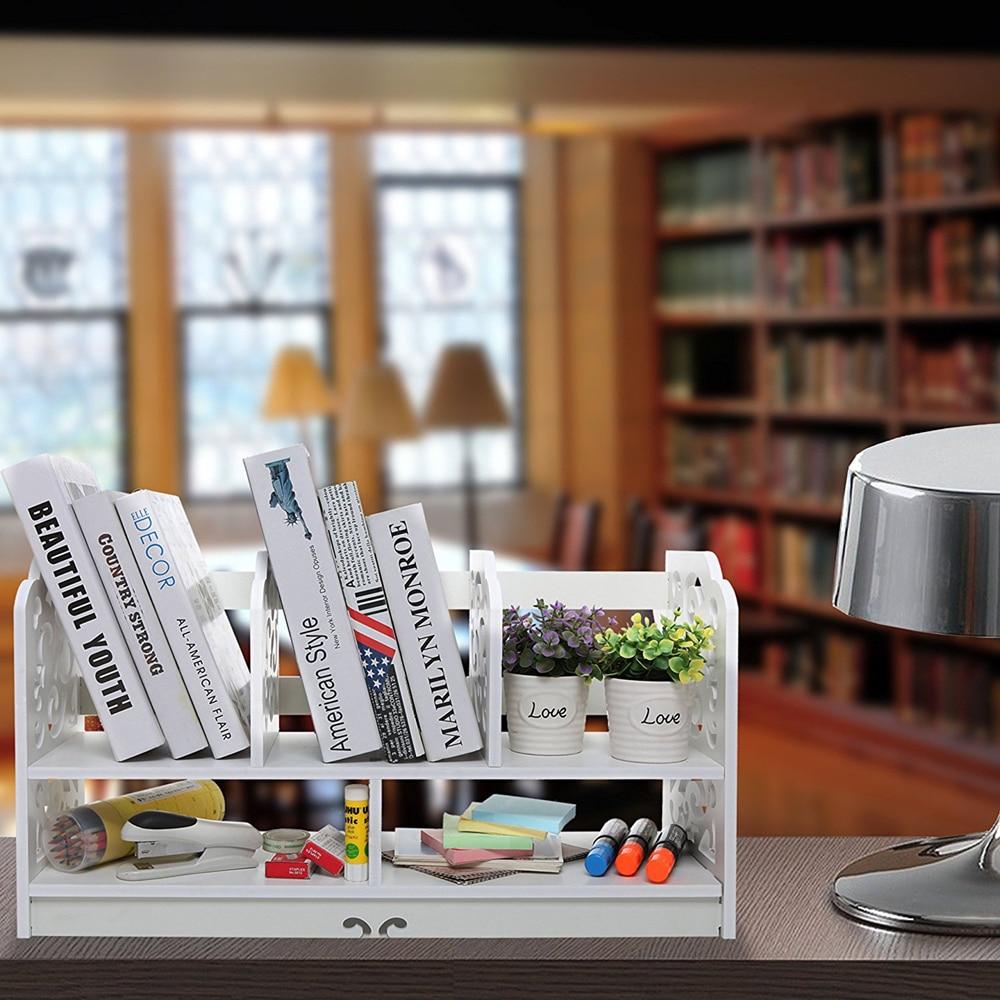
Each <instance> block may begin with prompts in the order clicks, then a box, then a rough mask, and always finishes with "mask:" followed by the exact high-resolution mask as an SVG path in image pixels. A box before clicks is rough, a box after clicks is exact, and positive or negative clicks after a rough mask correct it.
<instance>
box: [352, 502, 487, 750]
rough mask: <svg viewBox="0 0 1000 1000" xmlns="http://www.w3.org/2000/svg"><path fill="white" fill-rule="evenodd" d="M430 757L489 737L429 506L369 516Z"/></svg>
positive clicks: (466, 747)
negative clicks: (461, 647) (469, 676)
mask: <svg viewBox="0 0 1000 1000" xmlns="http://www.w3.org/2000/svg"><path fill="white" fill-rule="evenodd" d="M368 530H369V532H370V534H371V541H372V546H373V548H374V551H375V558H376V559H377V560H378V566H379V570H380V572H381V576H382V584H383V586H384V587H385V593H386V596H387V597H388V599H389V612H390V614H391V615H392V623H393V629H394V631H395V634H396V640H397V642H398V643H399V649H400V651H401V652H402V654H403V664H404V665H405V667H406V676H407V678H408V679H409V682H410V693H411V694H412V696H413V704H414V706H415V707H416V710H417V719H418V720H419V722H420V735H421V738H422V739H423V741H424V750H425V752H426V754H427V759H428V760H432V761H433V760H444V759H446V758H449V757H458V756H461V755H462V754H467V753H472V752H474V751H476V750H481V749H482V746H483V738H482V735H481V733H480V732H479V721H478V719H477V718H476V712H475V709H474V708H473V705H472V697H471V696H470V694H469V688H468V682H467V681H466V679H465V671H464V669H463V667H462V658H461V656H460V654H459V652H458V643H457V642H456V641H455V630H454V628H453V627H452V624H451V615H450V614H449V611H448V602H447V601H446V600H445V596H444V586H443V585H442V583H441V576H440V574H439V572H438V568H437V562H436V561H435V559H434V550H433V548H432V547H431V536H430V533H429V532H428V530H427V521H426V520H425V518H424V509H423V507H422V506H421V505H420V504H418V503H416V504H410V505H409V506H408V507H399V508H397V509H396V510H387V511H383V512H382V513H381V514H369V515H368Z"/></svg>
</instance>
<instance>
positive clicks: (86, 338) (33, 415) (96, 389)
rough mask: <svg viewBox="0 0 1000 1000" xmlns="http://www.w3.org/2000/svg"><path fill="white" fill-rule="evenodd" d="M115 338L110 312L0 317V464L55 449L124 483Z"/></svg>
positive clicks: (106, 480)
mask: <svg viewBox="0 0 1000 1000" xmlns="http://www.w3.org/2000/svg"><path fill="white" fill-rule="evenodd" d="M120 338H121V329H120V327H119V324H118V322H117V320H113V319H59V320H49V319H39V320H23V321H9V322H8V321H0V357H2V358H3V359H4V363H3V365H0V427H2V428H3V434H2V435H0V468H2V467H4V466H7V465H11V464H12V463H14V462H20V461H21V460H22V459H25V458H29V457H30V456H32V455H36V454H39V453H41V452H55V453H58V454H61V455H67V456H69V457H70V458H76V459H79V460H80V461H83V462H86V463H87V464H88V465H90V466H91V468H93V470H94V472H95V473H97V477H98V479H99V480H100V481H101V484H102V485H103V486H104V487H105V488H106V489H120V488H121V487H122V485H123V483H122V462H121V454H122V444H123V442H122V428H123V427H124V423H125V416H124V413H123V406H122V379H123V377H124V376H123V372H122V368H121V366H122V357H121V350H120V349H119V343H120ZM0 489H2V491H3V492H2V496H3V501H4V502H9V500H8V495H7V492H6V488H5V487H0Z"/></svg>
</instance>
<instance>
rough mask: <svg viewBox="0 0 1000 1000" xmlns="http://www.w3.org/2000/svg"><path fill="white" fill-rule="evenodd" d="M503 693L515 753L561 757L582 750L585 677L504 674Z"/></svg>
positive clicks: (512, 747) (585, 710)
mask: <svg viewBox="0 0 1000 1000" xmlns="http://www.w3.org/2000/svg"><path fill="white" fill-rule="evenodd" d="M503 693H504V701H505V702H506V706H507V732H508V733H509V735H510V748H511V750H513V751H514V752H515V753H530V754H539V755H544V756H549V755H551V756H562V755H564V754H572V753H579V752H580V751H581V750H582V749H583V727H584V724H585V723H586V721H587V685H586V684H585V683H584V680H583V678H582V677H531V676H529V675H527V674H504V678H503Z"/></svg>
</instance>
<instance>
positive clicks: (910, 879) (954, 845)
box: [833, 424, 1000, 934]
mask: <svg viewBox="0 0 1000 1000" xmlns="http://www.w3.org/2000/svg"><path fill="white" fill-rule="evenodd" d="M833 604H834V606H835V607H836V608H838V609H839V610H840V611H843V612H845V613H846V614H848V615H853V616H854V617H856V618H863V619H865V620H866V621H870V622H877V623H878V624H880V625H889V626H893V627H896V628H905V629H912V630H914V631H917V632H929V633H933V634H939V635H964V636H989V637H997V636H1000V424H984V425H980V426H976V427H950V428H946V429H943V430H936V431H928V432H926V433H922V434H911V435H908V436H906V437H901V438H896V439H894V440H892V441H885V442H883V443H882V444H877V445H875V446H874V447H871V448H867V449H865V450H864V451H862V452H861V453H860V454H859V455H857V456H856V457H855V459H854V461H853V462H852V463H851V466H850V469H849V470H848V473H847V486H846V490H845V493H844V508H843V513H842V515H841V521H840V540H839V543H838V547H837V568H836V573H835V581H834V592H833ZM998 848H1000V819H998V821H997V823H996V824H994V826H993V828H992V829H991V830H990V831H989V832H988V833H985V834H983V833H979V834H970V835H967V836H957V837H942V838H933V839H925V840H917V841H912V842H910V843H906V844H899V845H897V846H895V847H891V848H889V849H888V850H884V851H880V852H878V853H876V854H872V855H870V856H868V857H866V858H862V859H860V860H859V861H855V862H854V863H852V864H850V865H848V866H847V867H846V868H845V869H844V870H843V871H842V872H840V874H839V875H838V876H837V878H836V879H835V881H834V884H833V901H834V903H835V904H836V905H837V907H839V908H840V909H841V910H842V911H843V912H845V913H847V914H849V915H850V916H851V917H854V918H855V919H858V920H862V921H864V922H866V923H871V924H876V925H878V926H880V927H890V928H893V929H896V930H915V931H929V932H935V933H941V934H998V933H1000V849H998Z"/></svg>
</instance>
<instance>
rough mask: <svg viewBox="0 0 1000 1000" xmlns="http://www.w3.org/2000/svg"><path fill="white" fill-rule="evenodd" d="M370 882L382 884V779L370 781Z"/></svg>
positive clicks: (374, 884)
mask: <svg viewBox="0 0 1000 1000" xmlns="http://www.w3.org/2000/svg"><path fill="white" fill-rule="evenodd" d="M368 884H369V885H371V886H380V885H381V884H382V780H381V778H371V779H370V780H369V781H368Z"/></svg>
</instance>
